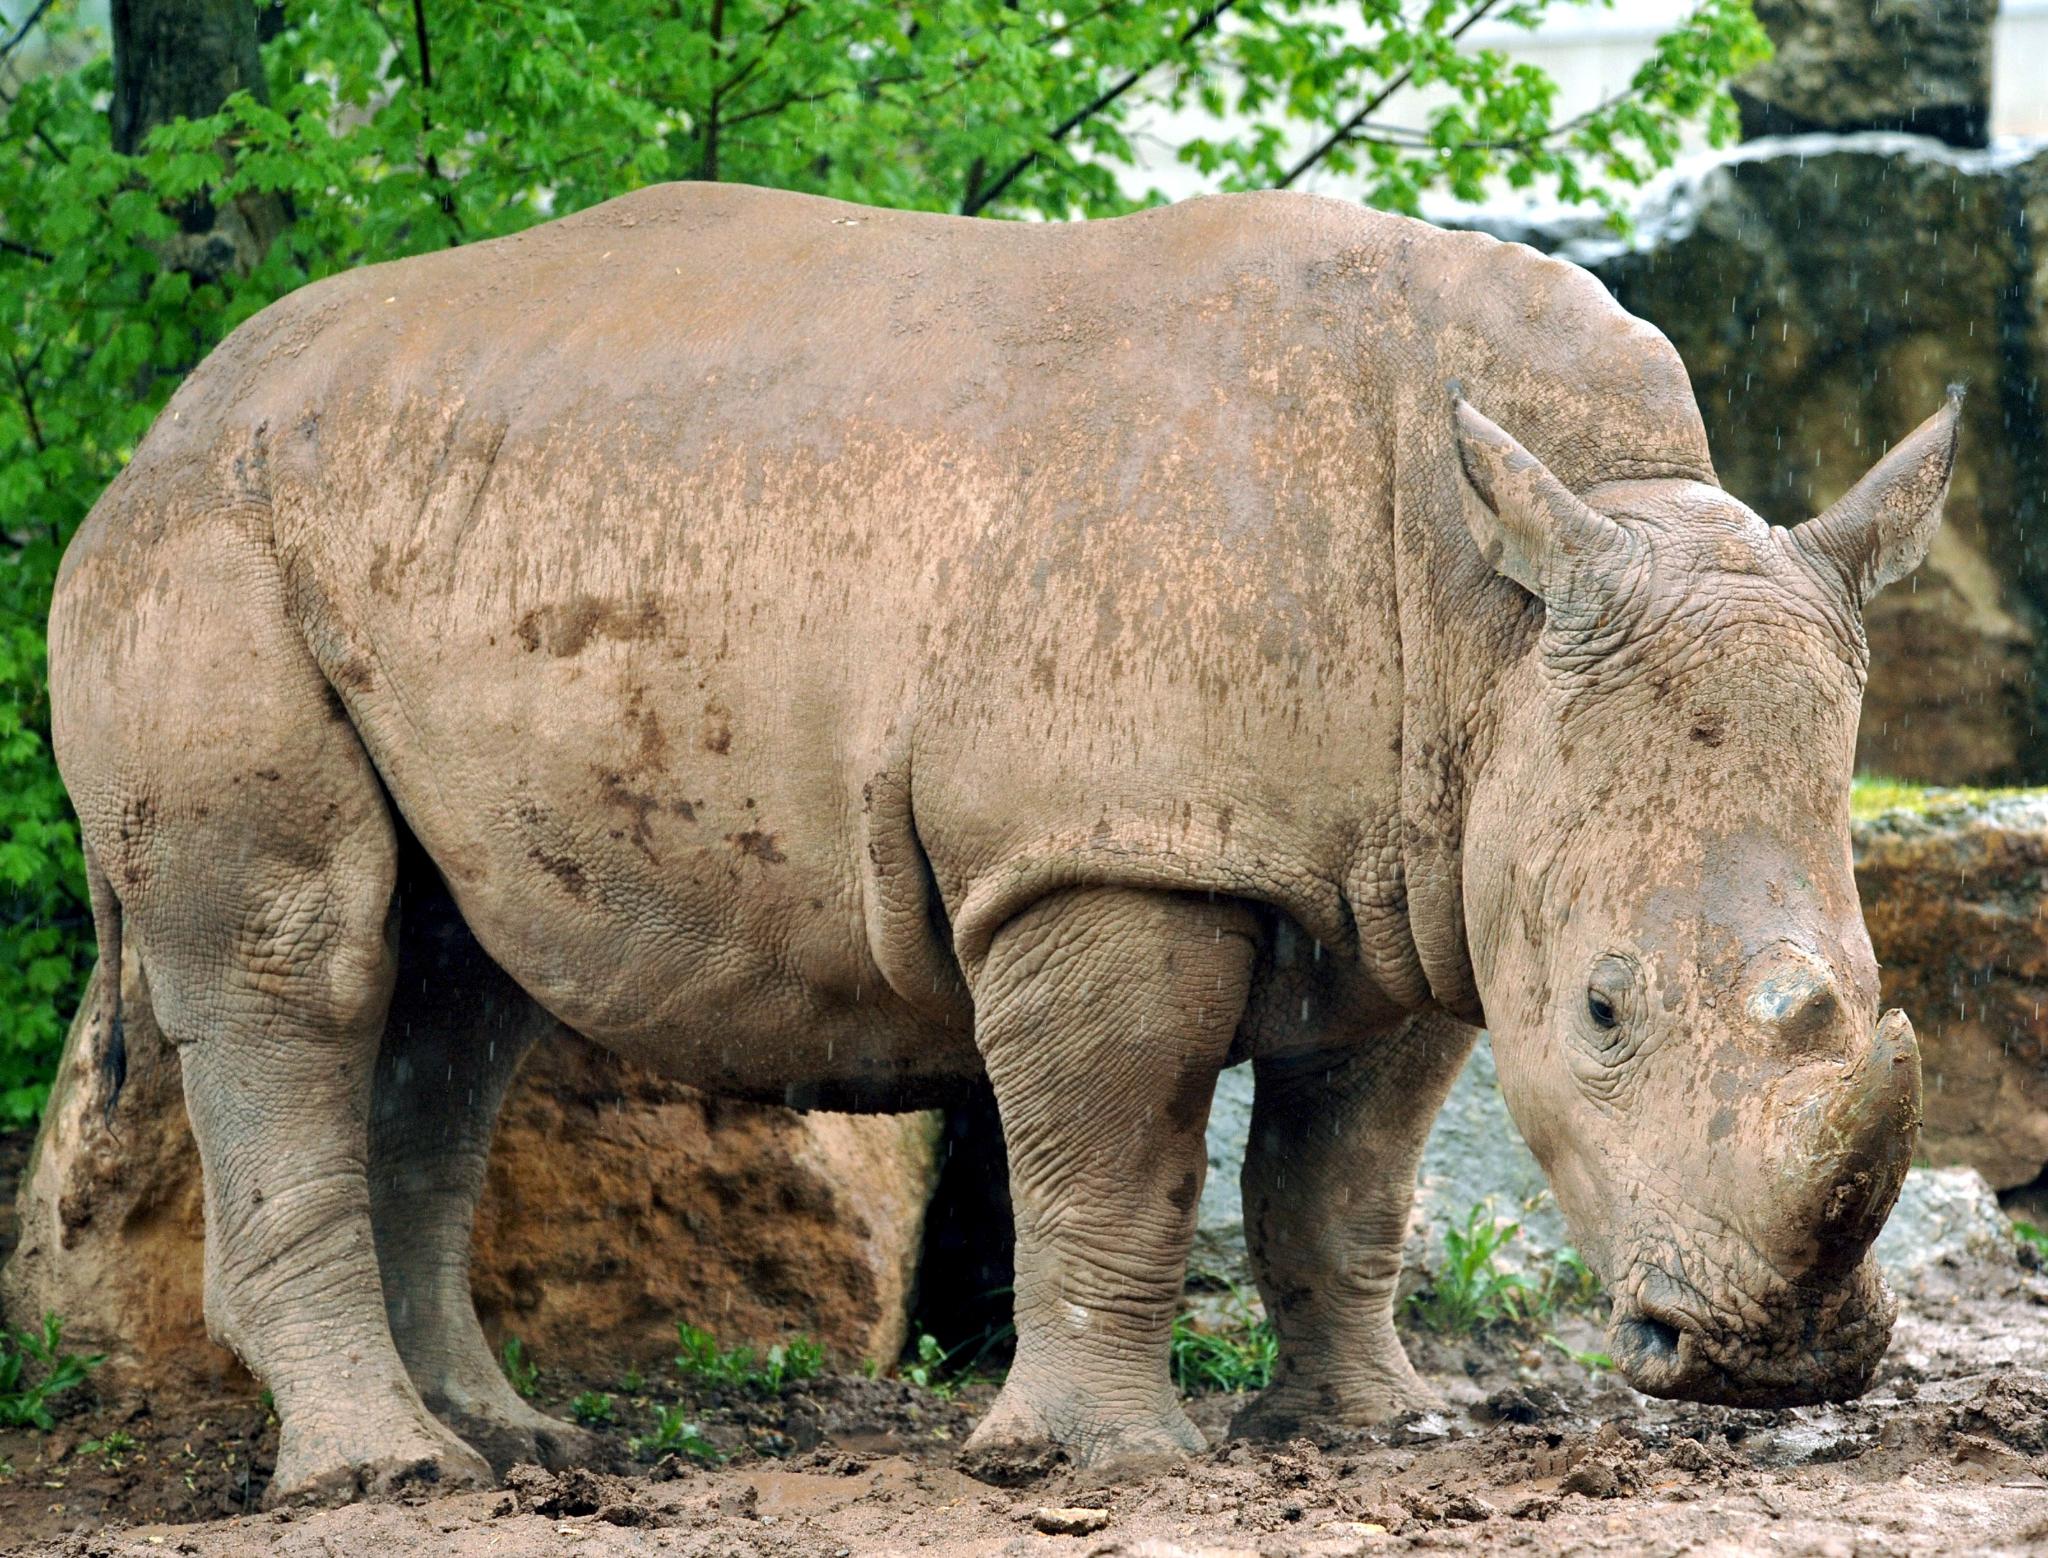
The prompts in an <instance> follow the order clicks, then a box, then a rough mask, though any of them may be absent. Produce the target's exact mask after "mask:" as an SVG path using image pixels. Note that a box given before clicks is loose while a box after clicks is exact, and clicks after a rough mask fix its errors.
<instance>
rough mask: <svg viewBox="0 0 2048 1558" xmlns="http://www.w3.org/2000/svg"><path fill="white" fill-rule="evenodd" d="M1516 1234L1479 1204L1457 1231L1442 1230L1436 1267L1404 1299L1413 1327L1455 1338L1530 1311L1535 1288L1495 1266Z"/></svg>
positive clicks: (1516, 1228) (1517, 1227)
mask: <svg viewBox="0 0 2048 1558" xmlns="http://www.w3.org/2000/svg"><path fill="white" fill-rule="evenodd" d="M1521 1231H1522V1229H1521V1224H1519V1223H1508V1222H1502V1221H1500V1220H1499V1219H1498V1218H1496V1217H1495V1216H1494V1215H1493V1212H1492V1210H1491V1208H1489V1207H1487V1206H1485V1205H1483V1204H1482V1205H1479V1206H1475V1207H1473V1208H1472V1209H1471V1210H1470V1211H1469V1212H1467V1213H1466V1214H1465V1224H1464V1226H1463V1227H1462V1228H1459V1227H1451V1228H1446V1229H1445V1230H1444V1259H1443V1263H1442V1265H1441V1266H1439V1267H1438V1268H1437V1270H1436V1272H1435V1274H1434V1275H1433V1276H1432V1278H1431V1280H1430V1284H1429V1286H1428V1287H1426V1288H1424V1289H1423V1290H1422V1291H1421V1292H1419V1293H1416V1294H1414V1295H1413V1296H1412V1297H1410V1298H1409V1300H1408V1306H1409V1311H1410V1313H1411V1314H1413V1315H1414V1317H1415V1320H1416V1323H1417V1324H1419V1325H1422V1326H1425V1327H1427V1328H1428V1329H1430V1330H1432V1331H1441V1332H1443V1333H1444V1334H1446V1335H1454V1336H1455V1335H1465V1334H1468V1333H1470V1332H1473V1331H1478V1330H1481V1329H1484V1328H1485V1327H1487V1326H1490V1325H1496V1324H1499V1323H1501V1322H1503V1321H1521V1320H1526V1319H1528V1318H1529V1317H1530V1316H1531V1315H1533V1314H1534V1313H1536V1311H1537V1309H1538V1307H1539V1305H1540V1303H1541V1298H1542V1294H1541V1292H1540V1290H1539V1289H1537V1288H1536V1287H1535V1285H1534V1284H1532V1283H1531V1282H1530V1281H1529V1279H1528V1278H1527V1277H1525V1276H1523V1275H1521V1274H1520V1273H1519V1272H1514V1271H1507V1270H1503V1269H1502V1268H1501V1266H1500V1265H1499V1258H1500V1253H1501V1251H1502V1250H1504V1249H1506V1248H1507V1246H1508V1245H1509V1244H1510V1243H1512V1242H1513V1240H1514V1238H1515V1236H1516V1235H1517V1234H1519V1233H1520V1232H1521Z"/></svg>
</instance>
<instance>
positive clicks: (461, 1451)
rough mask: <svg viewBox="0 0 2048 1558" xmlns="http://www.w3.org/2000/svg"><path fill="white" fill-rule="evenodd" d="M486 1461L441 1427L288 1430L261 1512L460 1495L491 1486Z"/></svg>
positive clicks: (265, 1491) (489, 1469) (280, 1447)
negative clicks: (410, 1495) (407, 1495)
mask: <svg viewBox="0 0 2048 1558" xmlns="http://www.w3.org/2000/svg"><path fill="white" fill-rule="evenodd" d="M493 1482H494V1479H493V1478H492V1476H491V1468H490V1466H489V1465H488V1464H486V1462H485V1461H484V1458H483V1457H482V1456H481V1455H479V1454H477V1452H476V1451H475V1450H473V1449H471V1448H470V1447H469V1446H468V1445H466V1444H464V1443H463V1442H462V1441H461V1440H460V1439H457V1438H456V1437H455V1436H454V1435H453V1434H451V1433H449V1432H448V1431H447V1430H446V1429H445V1428H442V1427H441V1426H440V1425H439V1424H438V1423H436V1424H433V1425H432V1426H431V1427H428V1426H426V1425H420V1426H417V1427H408V1428H405V1429H402V1430H401V1431H399V1432H398V1433H395V1434H394V1433H389V1432H381V1433H377V1434H374V1435H371V1434H365V1435H362V1436H361V1437H360V1439H358V1438H357V1437H356V1436H355V1435H353V1434H347V1435H345V1434H343V1433H340V1432H325V1433H323V1432H319V1431H315V1432H313V1433H294V1432H293V1431H291V1430H290V1429H289V1428H287V1430H286V1431H285V1435H284V1439H283V1442H282V1443H281V1444H280V1446H279V1449H278V1456H277V1469H276V1470H275V1471H273V1472H272V1473H271V1476H270V1486H269V1487H268V1488H266V1489H265V1490H264V1493H263V1507H264V1508H265V1509H276V1508H279V1507H280V1506H282V1505H303V1504H314V1505H328V1504H346V1503H349V1502H351V1501H353V1500H355V1499H359V1498H363V1497H366V1496H367V1497H377V1496H379V1495H384V1494H392V1493H404V1492H428V1491H433V1492H456V1491H459V1490H464V1489H470V1488H487V1487H490V1486H492V1485H493Z"/></svg>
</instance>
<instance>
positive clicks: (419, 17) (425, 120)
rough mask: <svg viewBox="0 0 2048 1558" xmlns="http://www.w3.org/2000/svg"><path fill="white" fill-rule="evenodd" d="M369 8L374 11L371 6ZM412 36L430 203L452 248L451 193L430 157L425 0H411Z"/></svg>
mask: <svg viewBox="0 0 2048 1558" xmlns="http://www.w3.org/2000/svg"><path fill="white" fill-rule="evenodd" d="M371 9H372V10H375V9H376V8H375V7H374V6H372V7H371ZM412 35H413V41H414V42H415V43H416V44H417V45H418V46H419V51H420V83H419V85H420V139H421V141H422V143H423V144H426V153H427V157H426V163H427V177H428V179H429V180H431V181H432V182H433V183H436V184H438V185H440V186H441V188H440V191H439V192H438V193H437V194H436V195H435V197H434V203H435V204H436V205H438V206H439V207H440V208H441V214H442V215H443V216H445V217H447V218H448V225H449V226H450V227H451V228H452V229H453V231H452V232H450V233H449V235H448V247H449V248H451V249H453V248H456V247H458V246H459V245H460V244H461V242H462V221H461V218H459V217H458V216H456V214H455V190H454V188H453V186H451V185H450V183H449V181H448V180H447V179H445V178H443V177H442V176H441V163H440V159H439V158H437V157H436V156H435V155H434V148H433V146H432V145H431V144H430V143H431V142H432V140H433V136H434V115H433V110H432V109H431V108H430V107H429V106H428V101H427V100H428V98H429V97H430V96H431V95H432V94H433V90H434V55H433V51H432V50H431V48H429V46H428V43H427V5H426V0H412Z"/></svg>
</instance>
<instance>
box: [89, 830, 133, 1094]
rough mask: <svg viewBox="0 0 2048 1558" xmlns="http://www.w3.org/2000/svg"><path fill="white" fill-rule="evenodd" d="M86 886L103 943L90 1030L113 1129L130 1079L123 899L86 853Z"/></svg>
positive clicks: (95, 927)
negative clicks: (123, 984)
mask: <svg viewBox="0 0 2048 1558" xmlns="http://www.w3.org/2000/svg"><path fill="white" fill-rule="evenodd" d="M85 887H86V891H87V893H88V894H90V896H91V898H92V926H93V934H94V935H95V936H96V937H97V938H98V940H99V944H100V953H99V957H100V965H99V970H98V978H97V979H96V980H95V981H94V983H93V986H92V987H88V992H87V993H88V999H90V998H91V990H92V988H93V987H97V989H98V992H99V1005H100V1008H101V1010H100V1012H99V1013H98V1014H97V1015H96V1016H95V1017H94V1018H93V1020H92V1027H91V1029H90V1030H89V1031H90V1032H91V1033H92V1034H93V1035H94V1037H93V1039H92V1040H91V1042H92V1043H93V1044H94V1046H95V1059H96V1061H97V1070H98V1072H99V1077H100V1084H101V1087H102V1090H103V1091H104V1092H105V1094H106V1102H105V1103H104V1104H103V1105H102V1106H101V1120H102V1121H103V1123H104V1124H105V1125H106V1127H107V1129H108V1130H110V1131H111V1130H112V1129H113V1128H114V1106H115V1105H116V1104H118V1103H119V1102H120V1101H121V1087H122V1084H124V1083H125V1082H126V1081H127V1080H128V1041H127V1038H126V1036H125V1034H124V1033H123V1032H122V1029H121V901H120V899H118V898H116V897H115V896H114V884H113V883H112V882H110V881H108V880H107V873H106V872H104V871H102V870H101V869H100V864H99V862H98V861H97V860H95V859H94V858H93V854H92V851H91V850H90V849H88V850H87V851H86V852H85Z"/></svg>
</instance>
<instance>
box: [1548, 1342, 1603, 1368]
mask: <svg viewBox="0 0 2048 1558" xmlns="http://www.w3.org/2000/svg"><path fill="white" fill-rule="evenodd" d="M1543 1339H1544V1340H1545V1341H1546V1342H1548V1343H1549V1344H1550V1345H1551V1346H1553V1347H1555V1348H1556V1349H1557V1350H1558V1351H1559V1352H1561V1353H1563V1354H1564V1355H1565V1356H1566V1357H1567V1358H1569V1359H1571V1360H1572V1362H1574V1363H1576V1364H1577V1365H1578V1366H1579V1367H1580V1368H1582V1369H1584V1370H1585V1371H1586V1372H1587V1373H1588V1374H1606V1373H1609V1372H1610V1371H1612V1369H1613V1368H1614V1360H1613V1359H1612V1358H1611V1357H1609V1356H1608V1355H1607V1354H1606V1353H1604V1352H1579V1351H1577V1350H1576V1349H1575V1348H1573V1347H1570V1346H1568V1345H1567V1344H1566V1343H1565V1342H1564V1341H1562V1340H1560V1339H1559V1338H1558V1337H1555V1336H1546V1337H1544V1338H1543Z"/></svg>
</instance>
